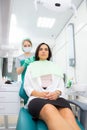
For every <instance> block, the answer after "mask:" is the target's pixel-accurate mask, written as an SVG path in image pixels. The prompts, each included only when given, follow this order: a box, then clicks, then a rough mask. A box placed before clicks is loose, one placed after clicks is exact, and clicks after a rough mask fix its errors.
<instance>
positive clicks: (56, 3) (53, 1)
mask: <svg viewBox="0 0 87 130" xmlns="http://www.w3.org/2000/svg"><path fill="white" fill-rule="evenodd" d="M38 4H41V5H43V6H44V7H46V8H48V9H51V10H54V11H57V12H63V11H65V10H67V9H69V8H70V9H73V11H74V12H75V13H76V7H75V5H74V4H73V3H72V1H71V0H35V8H36V9H37V5H38Z"/></svg>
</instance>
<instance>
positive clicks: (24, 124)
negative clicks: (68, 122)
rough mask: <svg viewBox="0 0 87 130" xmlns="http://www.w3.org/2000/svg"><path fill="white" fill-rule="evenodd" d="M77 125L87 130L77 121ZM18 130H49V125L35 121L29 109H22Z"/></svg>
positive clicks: (82, 129)
mask: <svg viewBox="0 0 87 130" xmlns="http://www.w3.org/2000/svg"><path fill="white" fill-rule="evenodd" d="M76 121H77V124H78V125H79V126H80V128H81V130H85V129H84V128H83V126H82V125H81V123H80V122H79V121H78V119H76ZM16 130H48V128H47V125H46V124H45V122H44V121H42V120H37V121H34V120H33V119H32V116H31V115H30V113H29V112H28V110H27V109H25V108H21V110H20V113H19V117H18V121H17V126H16Z"/></svg>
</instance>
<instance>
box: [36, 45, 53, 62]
mask: <svg viewBox="0 0 87 130" xmlns="http://www.w3.org/2000/svg"><path fill="white" fill-rule="evenodd" d="M42 45H46V46H47V47H48V51H49V55H48V58H47V60H50V58H51V57H52V52H51V49H50V47H49V46H48V44H46V43H41V44H39V46H38V47H37V49H36V52H35V60H36V61H37V60H39V56H38V52H39V49H40V47H41V46H42Z"/></svg>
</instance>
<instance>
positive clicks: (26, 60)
mask: <svg viewBox="0 0 87 130" xmlns="http://www.w3.org/2000/svg"><path fill="white" fill-rule="evenodd" d="M33 61H35V57H34V56H32V57H30V58H27V59H25V61H24V64H23V66H24V67H27V66H28V65H29V64H30V63H31V62H33Z"/></svg>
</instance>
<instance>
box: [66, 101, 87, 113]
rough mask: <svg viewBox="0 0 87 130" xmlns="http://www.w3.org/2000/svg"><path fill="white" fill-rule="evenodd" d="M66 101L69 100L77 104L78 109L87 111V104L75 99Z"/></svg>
mask: <svg viewBox="0 0 87 130" xmlns="http://www.w3.org/2000/svg"><path fill="white" fill-rule="evenodd" d="M68 101H69V103H71V104H74V105H76V106H78V107H79V108H80V109H82V110H84V111H87V104H85V103H82V102H79V101H76V100H68Z"/></svg>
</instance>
